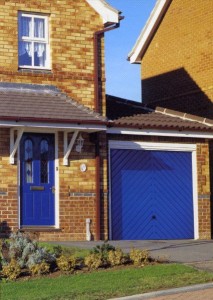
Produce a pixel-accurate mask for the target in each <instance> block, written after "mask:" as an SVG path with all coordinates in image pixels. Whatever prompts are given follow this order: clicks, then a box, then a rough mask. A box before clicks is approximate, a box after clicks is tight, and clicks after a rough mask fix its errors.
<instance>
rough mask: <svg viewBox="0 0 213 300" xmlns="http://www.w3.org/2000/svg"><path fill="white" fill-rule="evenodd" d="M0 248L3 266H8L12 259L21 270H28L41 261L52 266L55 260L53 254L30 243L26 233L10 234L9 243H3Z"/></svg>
mask: <svg viewBox="0 0 213 300" xmlns="http://www.w3.org/2000/svg"><path fill="white" fill-rule="evenodd" d="M1 248H2V250H1V254H2V257H3V265H8V264H9V263H10V261H11V260H12V259H15V260H16V261H17V263H18V264H19V266H20V267H21V268H29V267H31V266H32V265H34V264H40V263H42V262H43V261H45V262H46V263H48V264H52V263H54V262H55V260H56V258H55V255H54V254H51V253H49V251H48V250H46V249H45V248H42V247H39V245H38V243H37V242H36V241H32V240H31V238H30V236H29V235H28V234H27V233H22V232H16V233H12V234H11V236H10V240H9V242H7V243H6V242H5V243H3V245H2V247H1Z"/></svg>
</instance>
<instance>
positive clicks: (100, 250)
mask: <svg viewBox="0 0 213 300" xmlns="http://www.w3.org/2000/svg"><path fill="white" fill-rule="evenodd" d="M109 251H115V247H114V246H112V245H110V244H109V243H108V242H107V241H105V242H104V243H103V244H102V245H97V246H96V247H94V248H93V249H92V250H91V252H90V253H91V254H99V255H100V257H101V260H102V264H107V260H108V253H109Z"/></svg>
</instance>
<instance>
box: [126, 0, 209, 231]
mask: <svg viewBox="0 0 213 300" xmlns="http://www.w3.org/2000/svg"><path fill="white" fill-rule="evenodd" d="M212 18H213V2H212V1H211V0H205V1H202V0H198V1H196V4H192V1H190V0H185V1H181V0H158V1H157V2H156V5H155V7H154V9H153V11H152V13H151V15H150V18H149V20H148V21H147V23H146V25H145V27H144V28H143V30H142V31H141V34H140V36H139V37H138V39H137V41H136V43H135V45H134V47H133V49H132V51H131V52H130V54H129V57H128V58H129V60H130V62H131V63H139V64H141V78H142V99H143V103H145V104H146V105H149V106H150V107H152V108H154V107H157V106H163V107H165V108H167V109H171V110H176V111H181V112H186V113H189V114H194V115H197V116H200V117H203V118H210V119H213V86H212V83H213V79H212V78H213V54H212V49H213V30H212ZM209 149H210V158H209V160H210V181H211V195H212V197H213V143H212V142H210V143H209ZM206 197H207V198H208V197H209V192H208V193H207V195H206ZM212 197H211V198H212ZM212 201H213V198H212V199H211V203H213V202H212ZM212 215H213V205H212ZM212 228H213V222H212Z"/></svg>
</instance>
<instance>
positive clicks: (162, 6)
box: [128, 0, 172, 63]
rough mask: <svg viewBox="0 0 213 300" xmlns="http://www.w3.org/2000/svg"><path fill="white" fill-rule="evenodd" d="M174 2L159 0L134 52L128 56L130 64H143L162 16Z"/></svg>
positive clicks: (133, 49)
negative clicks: (142, 61) (144, 56)
mask: <svg viewBox="0 0 213 300" xmlns="http://www.w3.org/2000/svg"><path fill="white" fill-rule="evenodd" d="M171 1H172V0H157V2H156V5H155V7H154V9H153V11H152V12H151V15H150V17H149V19H148V21H147V23H146V25H145V27H144V28H143V29H142V31H141V33H140V35H139V37H138V39H137V41H136V43H135V45H134V47H133V48H132V51H131V52H130V53H129V54H128V60H129V61H130V63H141V59H142V57H143V55H144V54H145V51H146V48H147V46H148V44H149V42H150V40H151V39H152V37H153V34H154V33H155V29H156V28H157V26H158V25H159V22H160V21H161V17H162V15H163V14H164V13H165V11H166V9H167V7H168V5H169V4H170V3H171Z"/></svg>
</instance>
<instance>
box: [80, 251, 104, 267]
mask: <svg viewBox="0 0 213 300" xmlns="http://www.w3.org/2000/svg"><path fill="white" fill-rule="evenodd" d="M84 263H85V265H86V266H87V267H88V269H89V270H97V269H98V268H99V267H101V266H102V265H103V261H102V257H101V254H100V253H91V254H89V255H88V256H86V257H85V259H84Z"/></svg>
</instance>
